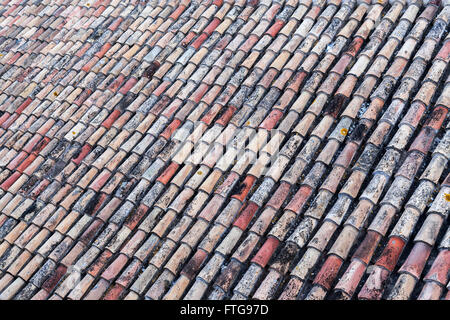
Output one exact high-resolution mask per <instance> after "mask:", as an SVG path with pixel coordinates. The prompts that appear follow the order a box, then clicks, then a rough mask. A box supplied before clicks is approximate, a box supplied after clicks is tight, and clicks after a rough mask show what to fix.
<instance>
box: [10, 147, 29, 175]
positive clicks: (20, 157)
mask: <svg viewBox="0 0 450 320" xmlns="http://www.w3.org/2000/svg"><path fill="white" fill-rule="evenodd" d="M27 156H28V153H26V152H25V151H20V152H19V154H18V155H16V156H15V157H14V159H13V160H12V161H11V162H10V163H9V164H8V166H7V167H6V168H7V169H9V170H14V169H15V168H16V167H17V166H18V165H19V164H21V163H22V161H23V160H25V158H26V157H27Z"/></svg>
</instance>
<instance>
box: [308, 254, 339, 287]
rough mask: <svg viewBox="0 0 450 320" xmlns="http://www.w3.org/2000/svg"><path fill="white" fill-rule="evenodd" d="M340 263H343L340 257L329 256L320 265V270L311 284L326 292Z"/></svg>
mask: <svg viewBox="0 0 450 320" xmlns="http://www.w3.org/2000/svg"><path fill="white" fill-rule="evenodd" d="M342 263H343V261H342V259H341V258H340V257H338V256H336V255H334V254H332V255H329V256H328V257H327V260H325V262H324V264H323V265H322V268H320V271H319V273H317V275H316V278H315V279H314V282H313V283H314V284H319V285H321V286H322V287H324V288H326V289H327V290H330V289H331V286H332V285H333V282H334V280H335V279H336V276H337V274H338V272H339V269H340V268H341V266H342Z"/></svg>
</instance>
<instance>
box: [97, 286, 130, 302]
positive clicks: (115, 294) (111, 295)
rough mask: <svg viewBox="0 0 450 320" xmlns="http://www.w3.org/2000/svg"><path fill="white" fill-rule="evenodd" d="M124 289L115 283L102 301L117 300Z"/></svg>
mask: <svg viewBox="0 0 450 320" xmlns="http://www.w3.org/2000/svg"><path fill="white" fill-rule="evenodd" d="M124 291H125V288H124V287H123V286H121V285H120V284H118V283H115V284H114V285H112V287H110V288H109V289H108V291H107V292H106V294H105V296H104V297H103V299H102V300H119V298H120V296H121V295H122V293H124Z"/></svg>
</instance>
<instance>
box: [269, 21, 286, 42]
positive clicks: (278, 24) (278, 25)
mask: <svg viewBox="0 0 450 320" xmlns="http://www.w3.org/2000/svg"><path fill="white" fill-rule="evenodd" d="M283 26H284V22H283V21H282V20H276V21H275V23H274V24H273V25H272V26H271V27H270V29H269V30H267V31H266V33H267V34H268V35H270V36H271V37H272V38H275V36H276V35H277V34H278V32H279V31H280V30H281V28H282V27H283Z"/></svg>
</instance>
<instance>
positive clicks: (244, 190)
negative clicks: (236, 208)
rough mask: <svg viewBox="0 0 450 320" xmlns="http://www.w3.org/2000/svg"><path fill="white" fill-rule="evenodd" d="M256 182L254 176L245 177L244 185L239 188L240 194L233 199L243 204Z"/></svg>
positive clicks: (233, 196)
mask: <svg viewBox="0 0 450 320" xmlns="http://www.w3.org/2000/svg"><path fill="white" fill-rule="evenodd" d="M255 180H256V178H255V177H254V176H250V175H249V176H247V177H245V179H244V181H242V184H241V185H240V186H239V192H238V193H237V194H234V195H232V196H231V197H232V198H235V199H238V200H239V201H241V202H243V201H244V199H245V198H246V197H247V195H248V193H249V192H250V189H251V188H252V187H253V184H254V183H255Z"/></svg>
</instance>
